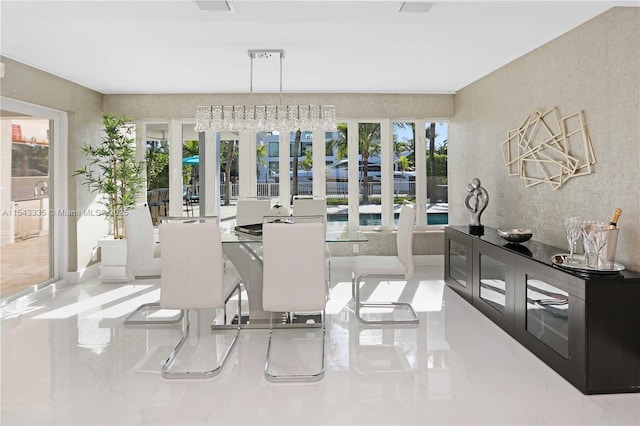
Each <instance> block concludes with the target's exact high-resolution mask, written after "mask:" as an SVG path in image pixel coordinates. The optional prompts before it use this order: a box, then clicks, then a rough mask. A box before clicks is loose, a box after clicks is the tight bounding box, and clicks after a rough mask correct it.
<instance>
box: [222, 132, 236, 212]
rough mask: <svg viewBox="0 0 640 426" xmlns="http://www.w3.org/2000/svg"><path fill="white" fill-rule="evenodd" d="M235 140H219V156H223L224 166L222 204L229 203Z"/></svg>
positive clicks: (226, 204)
mask: <svg viewBox="0 0 640 426" xmlns="http://www.w3.org/2000/svg"><path fill="white" fill-rule="evenodd" d="M235 142H236V141H234V140H229V141H220V156H222V155H224V156H225V161H224V164H225V168H224V177H225V179H224V205H225V206H228V205H230V204H231V165H232V163H233V160H234V159H235V158H236V157H237V149H236V144H235Z"/></svg>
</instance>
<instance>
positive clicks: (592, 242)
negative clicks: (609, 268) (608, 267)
mask: <svg viewBox="0 0 640 426" xmlns="http://www.w3.org/2000/svg"><path fill="white" fill-rule="evenodd" d="M606 230H607V224H605V223H604V222H595V221H584V222H582V237H583V242H584V260H585V264H586V265H587V266H589V267H591V268H596V269H597V268H598V258H599V257H600V251H601V250H602V248H603V247H604V245H605V244H606V242H607V241H606V239H605V237H604V233H605V232H606Z"/></svg>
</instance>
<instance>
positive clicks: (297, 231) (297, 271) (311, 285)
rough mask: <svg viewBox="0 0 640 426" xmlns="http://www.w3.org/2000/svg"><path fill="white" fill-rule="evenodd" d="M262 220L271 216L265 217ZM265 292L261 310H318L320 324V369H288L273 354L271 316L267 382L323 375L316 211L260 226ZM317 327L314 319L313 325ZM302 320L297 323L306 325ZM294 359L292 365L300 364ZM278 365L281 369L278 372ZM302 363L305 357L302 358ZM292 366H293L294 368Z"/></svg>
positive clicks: (320, 229)
mask: <svg viewBox="0 0 640 426" xmlns="http://www.w3.org/2000/svg"><path fill="white" fill-rule="evenodd" d="M265 220H269V219H268V218H265ZM262 235H263V244H264V246H263V265H264V270H263V290H262V291H263V293H262V303H263V308H264V310H265V311H268V312H271V313H272V314H271V317H273V313H275V312H297V313H310V312H320V321H321V323H322V361H321V368H320V369H319V370H318V371H314V372H292V368H290V366H285V365H284V364H283V362H282V360H280V361H274V360H273V359H272V358H271V355H272V346H273V342H272V341H273V334H274V327H273V318H272V321H271V324H270V329H269V344H268V347H267V360H266V364H265V368H264V374H265V378H266V380H268V381H270V382H313V381H318V380H321V379H322V378H323V377H324V371H325V354H324V352H325V333H326V326H325V315H324V310H325V306H326V302H327V294H328V292H327V283H326V278H325V267H324V240H325V230H324V225H323V223H322V221H321V218H320V217H319V216H315V217H291V218H287V219H286V221H284V222H266V223H264V225H263V233H262ZM314 325H315V326H317V325H316V324H314ZM304 326H305V325H304V324H301V327H304ZM305 360H306V357H305V359H298V360H297V361H298V362H297V363H296V364H295V365H296V366H299V364H300V361H305ZM274 363H275V364H276V365H277V366H278V369H279V370H283V371H285V372H286V373H285V374H277V373H276V372H274V371H273V369H272V365H273V364H274ZM302 364H305V366H306V363H305V362H302ZM294 369H295V368H294Z"/></svg>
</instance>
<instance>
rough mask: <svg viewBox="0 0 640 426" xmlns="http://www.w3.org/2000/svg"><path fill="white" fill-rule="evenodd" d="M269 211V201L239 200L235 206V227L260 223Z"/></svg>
mask: <svg viewBox="0 0 640 426" xmlns="http://www.w3.org/2000/svg"><path fill="white" fill-rule="evenodd" d="M269 210H271V201H270V200H268V199H264V200H263V199H258V198H240V199H238V204H237V206H236V225H237V226H242V225H253V224H256V223H262V220H263V218H264V217H265V216H266V215H268V214H269Z"/></svg>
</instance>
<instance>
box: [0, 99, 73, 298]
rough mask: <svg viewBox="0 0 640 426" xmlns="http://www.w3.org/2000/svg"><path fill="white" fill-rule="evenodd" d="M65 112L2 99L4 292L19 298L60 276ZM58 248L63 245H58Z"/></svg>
mask: <svg viewBox="0 0 640 426" xmlns="http://www.w3.org/2000/svg"><path fill="white" fill-rule="evenodd" d="M62 116H63V115H62V113H57V112H55V111H52V110H49V109H46V108H40V107H37V106H34V105H30V104H23V103H21V102H17V101H13V100H9V99H4V98H3V99H2V110H0V121H1V132H2V134H1V138H0V140H1V141H2V142H1V147H0V152H1V154H2V155H1V156H0V158H1V160H0V161H1V162H2V166H1V167H0V224H1V226H0V229H1V234H0V251H1V252H0V259H1V262H0V263H1V265H0V268H1V269H0V278H1V279H0V283H1V287H0V297H1V298H2V299H7V298H12V297H16V296H18V295H22V294H25V293H27V292H29V291H34V290H36V289H38V288H41V287H43V286H44V285H47V284H49V283H51V282H53V281H55V280H57V279H59V278H60V270H61V268H60V267H59V265H60V261H61V257H56V256H59V255H60V256H62V257H64V255H63V254H61V253H60V251H59V250H54V247H55V246H56V245H57V244H60V243H62V241H60V240H59V239H57V238H59V237H60V236H61V235H62V233H61V230H60V226H59V224H60V223H61V221H60V220H59V219H58V218H57V216H58V215H57V212H58V209H57V208H56V207H58V200H59V199H60V197H61V195H62V191H64V189H63V188H62V189H61V188H58V186H57V185H56V183H55V182H56V180H55V177H56V173H57V172H58V170H59V167H60V165H59V161H57V157H56V155H57V153H58V149H56V143H57V140H58V138H59V137H60V135H59V133H60V128H61V121H62V119H61V117H62ZM58 247H60V246H59V245H58Z"/></svg>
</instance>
